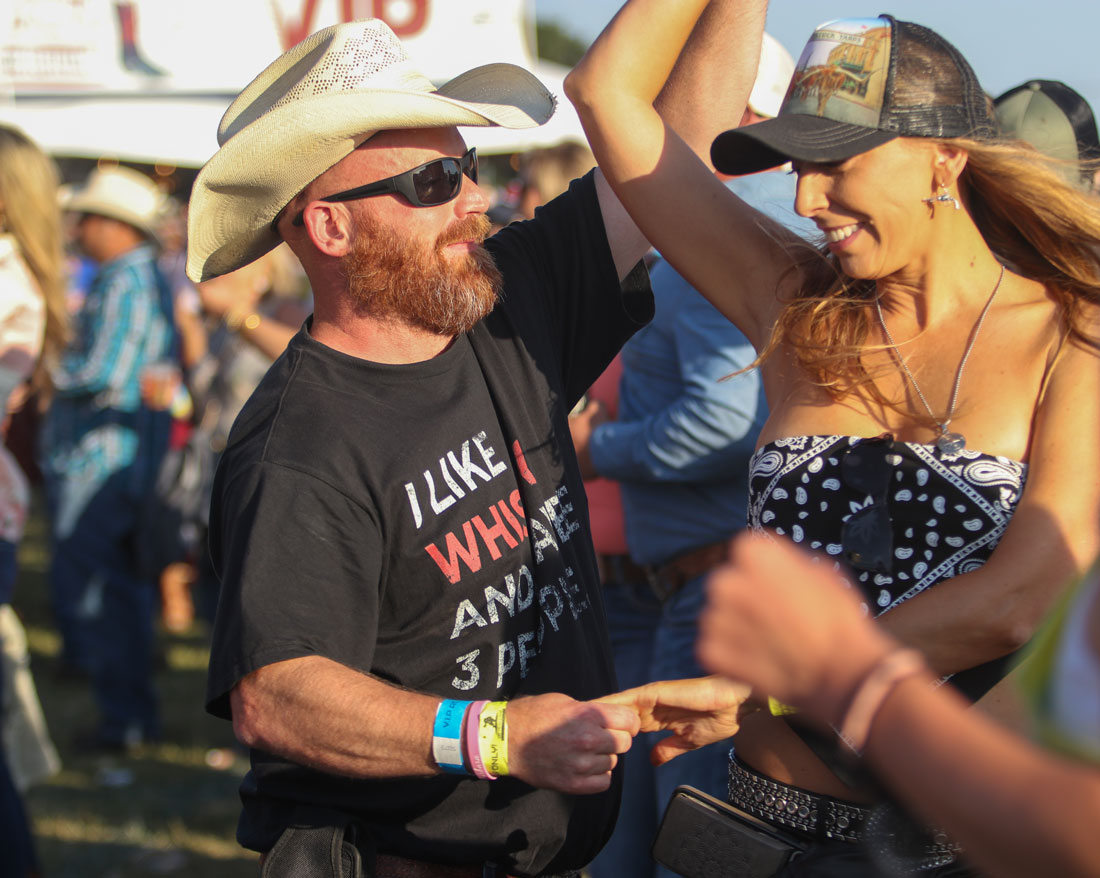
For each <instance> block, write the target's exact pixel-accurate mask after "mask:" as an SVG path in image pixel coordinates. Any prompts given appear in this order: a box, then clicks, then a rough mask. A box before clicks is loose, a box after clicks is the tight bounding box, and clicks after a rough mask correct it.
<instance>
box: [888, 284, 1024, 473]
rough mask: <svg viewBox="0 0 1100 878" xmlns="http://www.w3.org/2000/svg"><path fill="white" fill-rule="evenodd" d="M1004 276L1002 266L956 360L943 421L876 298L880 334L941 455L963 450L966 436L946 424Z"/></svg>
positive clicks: (951, 414)
mask: <svg viewBox="0 0 1100 878" xmlns="http://www.w3.org/2000/svg"><path fill="white" fill-rule="evenodd" d="M1004 277H1005V267H1004V266H1003V265H1002V266H1001V273H1000V274H999V275H998V276H997V283H996V284H994V286H993V292H992V293H990V294H989V300H988V301H987V302H986V303H985V307H984V308H982V313H981V314H979V315H978V322H977V323H975V324H974V330H973V331H972V332H971V333H970V341H969V343H968V344H967V345H966V350H965V351H963V355H962V360H960V361H959V370H958V372H956V373H955V388H954V390H952V391H951V403H950V404H949V405H948V407H947V416H946V417H945V418H944V419H943V420H942V421H940V420H938V419H937V418H936V415H935V413H934V412H933V411H932V406H930V405H929V404H928V400H927V399H925V398H924V394H923V393H922V392H921V389H920V385H919V384H917V379H916V378H914V377H913V373H912V372H910V371H909V366H908V365H907V364H906V362H905V357H903V356H902V355H901V351H899V350H898V346H897V345H896V344H895V343H894V337H893V336H892V335H890V330H889V329H887V328H886V320H885V318H884V317H883V316H882V305H881V304H880V303H879V297H878V296H875V311H876V312H877V314H878V322H879V324H880V325H881V326H882V331H883V332H884V333H885V334H886V340H887V341H888V342H889V343H890V348H891V350H892V351H893V352H894V356H895V357H896V358H897V361H898V362H899V363H900V364H901V368H902V369H903V370H904V371H905V374H906V375H907V376H908V378H909V381H910V382H911V383H912V385H913V389H914V390H915V391H916V392H917V396H918V397H920V401H921V402H922V403H924V408H925V410H926V411H927V412H928V417H930V418H931V419H932V422H933V423H934V424H935V425H936V430H937V433H938V435H937V436H936V447H937V448H939V450H940V451H942V452H943V453H944V454H958V453H959V452H960V451H962V450H963V449H964V448H966V437H965V436H963V434H962V433H949V432H948V431H947V427H948V425H950V423H951V418H952V416H953V415H954V414H955V403H956V402H957V401H958V399H959V385H960V384H962V377H963V369H965V368H966V360H967V358H968V357H969V356H970V352H971V351H972V350H973V349H974V342H976V341H977V340H978V333H979V332H981V329H982V323H984V322H985V315H986V314H988V313H989V307H990V305H992V304H993V299H994V297H995V296H996V295H997V291H998V290H999V289H1000V288H1001V281H1002V280H1004Z"/></svg>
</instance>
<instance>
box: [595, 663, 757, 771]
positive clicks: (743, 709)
mask: <svg viewBox="0 0 1100 878" xmlns="http://www.w3.org/2000/svg"><path fill="white" fill-rule="evenodd" d="M750 693H751V690H750V688H749V687H748V686H746V685H744V684H743V683H735V682H734V681H732V680H728V679H726V678H725V677H699V678H696V679H692V680H661V681H658V682H656V683H646V684H645V685H644V686H638V687H636V688H634V689H627V690H625V691H623V692H616V693H615V694H613V695H605V696H604V697H603V698H600V699H597V700H598V701H599V702H601V703H604V704H623V705H627V706H629V707H631V708H633V709H634V710H635V711H637V713H638V717H639V719H640V721H641V731H643V732H660V731H671V732H672V733H673V734H672V735H670V736H669V737H667V738H662V739H661V740H660V741H658V742H657V744H656V745H655V746H654V747H653V750H652V751H650V754H649V759H650V761H651V762H652V763H653V764H654V765H663V764H664V763H665V762H668V761H669V760H670V759H675V758H676V757H677V756H679V755H680V754H681V753H686V752H687V751H689V750H695V749H697V748H699V747H703V746H705V745H707V744H713V743H714V742H715V741H722V740H724V739H726V738H730V737H733V735H735V734H737V732H738V730H739V729H740V728H741V717H742V716H744V715H745V714H746V713H750V712H752V711H753V710H756V709H758V705H755V704H750V703H749V700H748V699H749V695H750Z"/></svg>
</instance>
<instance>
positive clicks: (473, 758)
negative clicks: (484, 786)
mask: <svg viewBox="0 0 1100 878" xmlns="http://www.w3.org/2000/svg"><path fill="white" fill-rule="evenodd" d="M488 703H489V702H488V700H485V701H475V702H474V703H473V704H471V705H470V709H469V710H467V711H466V724H465V725H464V726H463V727H462V748H463V749H464V750H465V751H466V758H467V759H468V760H469V762H470V771H471V772H473V775H474V777H478V778H481V779H482V780H496V775H492V774H489V771H488V770H487V769H486V768H485V763H484V762H483V761H482V759H481V744H480V742H479V741H478V726H479V724H480V722H481V711H483V710H484V709H485V705H486V704H488Z"/></svg>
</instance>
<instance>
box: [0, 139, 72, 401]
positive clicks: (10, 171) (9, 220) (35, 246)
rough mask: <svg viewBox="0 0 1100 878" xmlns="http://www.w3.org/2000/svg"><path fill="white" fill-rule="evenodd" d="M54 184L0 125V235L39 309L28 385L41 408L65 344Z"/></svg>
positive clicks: (43, 159)
mask: <svg viewBox="0 0 1100 878" xmlns="http://www.w3.org/2000/svg"><path fill="white" fill-rule="evenodd" d="M58 184H59V178H58V173H57V166H56V165H55V164H54V162H53V160H52V159H51V158H50V157H49V156H47V155H46V154H45V153H44V152H42V150H41V149H39V147H38V146H37V145H36V144H35V143H34V142H33V141H32V140H31V139H30V138H28V137H27V136H26V135H25V134H23V132H21V131H19V130H18V129H15V128H11V127H8V126H5V125H0V231H4V232H7V233H9V234H10V235H11V236H12V237H13V238H15V241H16V243H17V244H18V245H19V250H20V255H21V256H22V258H23V261H24V262H25V263H26V265H27V268H28V269H29V270H30V273H31V276H32V277H33V278H34V279H35V281H36V282H37V283H38V289H39V292H40V293H41V294H42V299H43V301H44V303H45V311H46V332H45V338H44V341H43V348H42V356H41V357H39V359H38V362H37V364H36V365H35V370H34V374H33V376H32V379H31V384H32V386H33V387H34V389H35V390H37V391H38V393H39V399H40V400H41V401H43V402H44V401H45V400H46V399H47V398H48V397H49V395H50V393H51V391H52V385H51V384H50V381H49V367H50V365H52V363H53V362H54V361H55V360H56V359H57V356H58V355H59V354H60V352H61V349H62V348H63V347H64V345H65V342H66V340H67V339H68V314H67V311H66V308H65V294H66V283H65V260H64V254H63V250H62V230H61V211H60V208H59V207H58V203H57V190H58Z"/></svg>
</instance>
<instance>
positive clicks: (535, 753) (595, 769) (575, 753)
mask: <svg viewBox="0 0 1100 878" xmlns="http://www.w3.org/2000/svg"><path fill="white" fill-rule="evenodd" d="M637 733H638V715H637V713H636V712H635V711H634V710H632V709H630V708H629V707H622V706H619V705H615V704H600V703H597V702H592V701H587V702H585V701H575V700H574V699H572V698H570V697H569V696H568V695H562V694H560V693H556V692H555V693H550V694H547V695H534V696H529V697H527V698H517V699H516V700H515V701H509V702H508V768H509V773H510V774H511V775H513V776H514V777H518V778H519V779H520V780H523V781H526V782H527V783H529V784H531V785H532V786H536V787H542V788H545V789H552V790H557V791H559V792H562V793H573V794H584V793H600V792H603V791H604V790H606V789H607V788H608V787H609V786H610V785H611V769H613V768H614V767H615V764H616V762H618V758H619V757H618V754H619V753H625V752H626V751H627V750H629V749H630V743H631V739H632V738H633V737H634V735H636V734H637Z"/></svg>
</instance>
